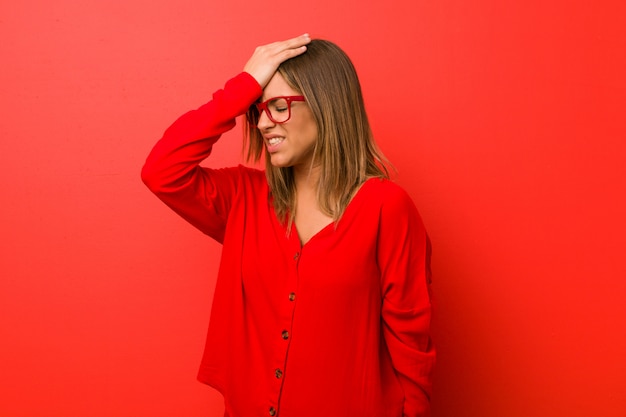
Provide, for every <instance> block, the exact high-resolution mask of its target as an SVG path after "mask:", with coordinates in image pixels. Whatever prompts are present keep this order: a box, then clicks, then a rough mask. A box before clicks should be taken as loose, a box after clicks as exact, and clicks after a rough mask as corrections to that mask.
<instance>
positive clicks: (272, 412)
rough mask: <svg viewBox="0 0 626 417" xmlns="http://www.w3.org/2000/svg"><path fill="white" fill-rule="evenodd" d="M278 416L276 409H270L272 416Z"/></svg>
mask: <svg viewBox="0 0 626 417" xmlns="http://www.w3.org/2000/svg"><path fill="white" fill-rule="evenodd" d="M275 415H276V409H275V408H274V407H270V416H275Z"/></svg>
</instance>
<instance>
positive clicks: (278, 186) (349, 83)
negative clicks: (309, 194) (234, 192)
mask: <svg viewBox="0 0 626 417" xmlns="http://www.w3.org/2000/svg"><path fill="white" fill-rule="evenodd" d="M278 72H279V73H280V74H281V75H282V76H283V78H284V79H285V81H286V82H287V84H289V86H290V87H291V88H293V89H294V90H295V91H297V92H298V93H299V94H302V95H303V96H304V97H305V99H306V103H307V105H308V106H309V107H310V109H311V112H312V113H313V117H314V120H315V123H316V124H317V129H318V135H319V136H318V139H317V142H316V144H315V149H314V154H313V161H314V163H316V164H319V165H320V176H319V180H318V183H317V201H318V204H319V207H320V210H322V212H324V213H325V214H326V215H328V216H330V217H332V218H333V220H335V221H337V220H339V218H340V217H341V216H342V215H343V213H344V211H345V209H346V207H347V206H348V203H349V202H350V200H351V199H352V197H353V196H354V194H355V193H356V191H357V190H358V188H359V187H360V186H361V184H363V182H365V181H366V180H367V179H369V178H373V177H379V178H389V169H390V167H391V165H390V164H389V162H388V161H387V159H386V158H385V157H384V156H383V154H382V153H381V152H380V150H379V149H378V147H377V146H376V143H375V142H374V139H373V136H372V131H371V128H370V124H369V121H368V119H367V114H366V112H365V104H364V102H363V95H362V92H361V86H360V83H359V79H358V77H357V74H356V70H355V69H354V66H353V65H352V62H351V61H350V58H348V56H347V55H346V54H345V52H343V51H342V50H341V49H340V48H339V47H338V46H337V45H335V44H334V43H332V42H329V41H325V40H320V39H314V40H312V41H311V43H310V44H309V45H307V51H306V52H305V53H304V54H302V55H299V56H297V57H295V58H292V59H290V60H287V61H285V62H283V63H282V64H281V65H280V67H279V68H278ZM244 136H245V139H246V141H245V142H244V143H245V144H244V147H245V146H246V144H247V152H246V159H247V160H248V161H255V162H258V161H259V160H260V159H261V156H262V155H263V154H264V153H265V167H266V176H267V181H268V184H269V188H270V192H271V195H272V198H273V204H274V210H275V211H276V214H277V216H278V218H279V219H281V220H282V221H285V220H286V221H287V223H288V224H289V225H291V223H292V222H293V218H294V215H295V201H296V198H295V194H296V189H295V184H294V178H293V169H292V168H291V167H282V168H279V167H275V166H273V165H272V164H271V163H270V158H269V157H268V156H267V155H266V152H267V151H265V152H264V149H265V146H264V143H263V137H262V136H261V133H260V132H259V130H258V129H257V128H256V127H255V126H252V125H251V124H249V123H245V125H244ZM287 216H288V217H287Z"/></svg>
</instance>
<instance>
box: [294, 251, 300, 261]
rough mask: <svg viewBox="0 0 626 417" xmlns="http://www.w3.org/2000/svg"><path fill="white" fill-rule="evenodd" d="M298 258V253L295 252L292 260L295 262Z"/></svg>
mask: <svg viewBox="0 0 626 417" xmlns="http://www.w3.org/2000/svg"><path fill="white" fill-rule="evenodd" d="M299 257H300V252H296V254H295V255H293V260H294V261H295V260H297V259H298V258H299Z"/></svg>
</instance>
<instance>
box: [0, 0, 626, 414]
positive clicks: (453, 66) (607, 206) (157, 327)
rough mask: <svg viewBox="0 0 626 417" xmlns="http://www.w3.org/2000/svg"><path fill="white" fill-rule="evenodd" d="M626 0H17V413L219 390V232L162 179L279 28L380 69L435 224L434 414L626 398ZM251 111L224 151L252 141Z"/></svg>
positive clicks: (6, 30)
mask: <svg viewBox="0 0 626 417" xmlns="http://www.w3.org/2000/svg"><path fill="white" fill-rule="evenodd" d="M625 16H626V9H625V6H624V2H618V1H617V0H615V1H610V0H609V1H600V2H580V1H564V0H563V1H547V2H546V1H544V2H539V1H530V2H523V1H499V0H476V1H472V2H468V1H459V0H456V1H455V0H439V1H437V2H422V1H413V0H404V1H395V2H394V1H383V2H381V1H366V2H340V1H336V0H318V1H315V2H298V1H295V2H288V3H284V2H283V3H280V2H279V3H267V2H259V1H247V2H244V1H242V0H235V1H225V2H222V1H217V0H214V1H210V2H209V1H198V0H195V1H193V0H183V1H164V0H160V1H159V0H151V1H141V0H125V1H121V0H120V1H117V2H116V1H100V2H80V1H72V0H57V1H54V2H48V1H44V0H25V1H20V2H17V1H15V2H3V3H2V4H1V5H0V39H1V41H0V57H2V58H1V59H2V65H0V91H1V93H0V100H1V101H0V105H1V111H2V113H1V116H0V170H1V172H0V195H1V198H2V204H1V205H0V234H1V236H2V239H1V242H0V245H1V247H0V276H1V279H0V337H1V343H0V375H2V376H1V377H0V415H2V416H38V417H45V416H65V417H68V416H77V417H78V416H81V417H82V416H91V417H98V416H150V417H158V416H182V415H185V416H207V415H215V416H217V415H220V414H219V413H220V410H221V399H220V397H219V395H217V394H215V393H214V392H212V391H211V390H210V389H209V388H206V387H204V386H203V385H201V384H199V383H197V382H196V381H195V374H196V369H197V365H198V363H199V359H200V355H201V351H202V347H203V343H204V335H205V330H206V325H207V321H208V315H209V303H210V299H211V295H212V288H213V284H214V279H215V272H216V269H217V260H218V253H219V246H218V245H217V244H215V243H213V242H211V241H209V240H208V239H207V238H205V237H204V236H202V235H201V234H200V233H199V232H197V231H195V230H194V229H192V228H191V227H190V226H188V225H186V224H185V223H184V222H183V221H182V220H180V219H179V218H177V217H176V216H175V215H174V214H173V213H171V212H170V211H169V210H168V209H167V208H166V207H165V206H164V205H163V204H161V203H160V202H158V201H157V200H156V198H154V197H153V196H152V195H151V194H150V193H149V192H148V191H147V190H146V189H145V188H144V187H143V185H142V184H141V183H140V180H139V169H140V167H141V165H142V163H143V160H144V158H145V156H146V154H147V152H148V151H149V149H150V147H151V146H152V144H153V143H154V142H155V141H156V140H157V139H158V138H159V137H160V135H161V133H162V132H163V130H164V129H165V128H166V127H167V126H168V125H169V123H170V122H171V121H173V119H174V118H175V117H176V116H178V115H179V114H181V113H182V112H184V111H186V110H188V109H190V108H193V107H196V106H198V105H200V104H202V103H203V102H204V101H206V100H207V99H208V98H209V97H210V94H211V93H212V92H213V90H215V89H216V88H219V87H221V86H222V85H223V83H224V81H225V80H226V79H227V78H229V77H230V76H233V75H235V74H236V73H237V72H238V71H240V69H241V68H242V67H243V64H244V63H245V61H246V59H247V57H248V56H249V54H250V53H251V52H252V50H253V49H254V47H255V46H256V45H257V44H260V43H265V42H268V41H272V40H275V39H280V38H285V37H289V36H292V35H296V34H300V33H302V32H304V31H308V32H310V33H311V34H312V35H313V36H314V37H323V38H328V39H331V40H334V41H335V42H337V43H338V44H340V45H341V46H343V47H344V49H346V50H347V52H348V53H349V54H350V55H351V56H352V57H353V59H354V61H355V63H356V65H357V68H358V69H359V71H360V75H361V78H362V83H363V86H364V89H365V95H366V100H367V103H368V107H369V111H370V116H371V118H372V121H373V124H374V128H375V133H376V136H377V138H378V141H379V142H380V144H381V147H382V148H383V150H384V151H385V152H386V153H387V155H388V157H390V159H391V160H392V161H393V162H394V163H395V164H396V166H397V168H398V170H399V175H398V181H399V182H400V183H401V184H402V185H403V186H405V187H406V189H407V190H408V191H409V192H410V193H411V195H412V196H413V197H414V199H415V201H416V203H417V205H418V207H419V208H420V210H421V212H422V215H423V217H424V220H425V222H426V224H427V227H428V229H429V231H430V234H431V237H432V241H433V244H434V259H433V263H434V264H433V269H434V273H435V282H434V292H435V296H436V308H437V309H436V316H435V322H434V336H435V341H436V343H437V346H438V349H439V364H438V368H437V375H436V385H435V390H436V391H435V397H434V399H433V415H434V417H502V416H507V417H517V416H519V417H528V416H550V417H551V416H568V417H572V416H581V417H583V416H584V417H589V416H603V417H623V416H624V415H626V394H625V391H626V331H625V327H626V326H625V323H626V302H624V299H625V298H626V280H625V278H626V267H625V262H624V254H625V249H626V238H625V236H626V220H625V215H626V203H625V198H624V194H625V193H624V189H626V187H625V186H626V170H625V168H624V167H625V166H626V149H625V144H624V142H625V139H626V124H625V121H624V120H625V118H624V113H625V107H626V106H625V103H626V100H625V99H626V81H625V79H626V77H625V76H624V75H625V74H626V58H625V56H626V55H625V53H624V51H625V47H626V34H625V31H624V27H625V26H626V19H625ZM239 152H240V140H239V129H237V130H236V132H232V133H231V134H228V135H227V136H226V137H224V138H223V140H222V141H221V142H220V144H219V145H218V147H217V150H216V155H215V158H214V161H213V163H214V164H216V165H232V164H234V163H237V161H238V160H239Z"/></svg>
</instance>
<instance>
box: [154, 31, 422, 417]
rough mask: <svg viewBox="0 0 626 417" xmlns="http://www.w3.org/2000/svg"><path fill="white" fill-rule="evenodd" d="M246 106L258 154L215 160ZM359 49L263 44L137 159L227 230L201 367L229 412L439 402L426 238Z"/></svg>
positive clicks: (182, 204) (358, 411)
mask: <svg viewBox="0 0 626 417" xmlns="http://www.w3.org/2000/svg"><path fill="white" fill-rule="evenodd" d="M243 114H246V116H245V119H246V120H247V122H248V123H246V127H245V128H244V130H245V131H246V134H245V136H246V139H247V144H248V157H249V158H251V159H254V160H259V159H260V158H262V157H264V158H265V162H266V170H265V172H264V171H261V170H256V169H252V168H247V167H243V166H238V167H233V168H225V169H208V168H203V167H201V166H200V165H199V164H200V163H201V162H202V161H203V160H204V159H205V158H207V157H208V156H209V155H210V153H211V149H212V146H213V144H214V143H215V142H216V141H217V140H218V139H219V137H220V135H221V134H223V133H224V132H226V131H228V130H230V129H232V128H233V127H234V126H235V119H236V117H238V116H240V115H243ZM387 177H388V176H387V170H386V168H385V161H384V159H383V158H382V156H381V154H380V153H379V152H378V150H377V148H376V146H375V144H374V142H373V139H372V136H371V132H370V128H369V124H368V121H367V116H366V114H365V110H364V105H363V99H362V96H361V89H360V86H359V82H358V78H357V75H356V72H355V70H354V68H353V66H352V64H351V62H350V60H349V58H348V57H347V56H346V55H345V54H344V53H343V52H342V51H341V50H340V49H339V48H338V47H337V46H335V45H334V44H332V43H330V42H327V41H322V40H311V39H310V38H309V36H308V35H302V36H299V37H297V38H293V39H289V40H285V41H281V42H275V43H273V44H270V45H266V46H262V47H259V48H257V49H256V50H255V52H254V54H253V55H252V57H251V58H250V60H249V61H248V63H247V64H246V65H245V67H244V71H243V72H242V73H241V74H239V75H237V76H236V77H234V78H233V79H231V80H230V81H228V82H227V83H226V85H225V87H224V89H222V90H219V91H217V92H216V93H215V94H214V95H213V99H212V100H211V101H210V102H209V103H207V104H205V105H204V106H202V107H200V108H199V109H197V110H195V111H192V112H189V113H187V114H185V115H183V116H182V117H180V118H179V119H178V120H177V121H176V122H175V123H174V124H173V125H172V126H171V127H170V128H169V129H167V131H166V132H165V134H164V136H163V138H162V139H161V140H160V141H159V142H158V143H157V144H156V145H155V147H154V149H153V150H152V152H151V153H150V155H149V157H148V159H147V161H146V164H145V166H144V168H143V171H142V178H143V181H144V182H145V183H146V185H147V186H148V187H149V188H150V189H151V190H152V191H153V192H154V193H155V194H156V195H157V196H158V197H159V198H160V199H161V200H163V201H164V202H165V203H166V204H167V205H168V206H170V207H171V208H172V209H173V210H174V211H176V212H177V213H178V214H180V215H181V216H182V217H184V218H185V219H186V220H188V221H189V222H190V223H192V224H193V225H194V226H196V227H197V228H198V229H200V230H201V231H203V232H204V233H206V234H207V235H209V236H210V237H212V238H214V239H216V240H217V241H218V242H220V243H222V244H223V249H222V260H221V263H220V269H219V274H218V279H217V284H216V289H215V295H214V300H213V307H212V312H211V321H210V324H209V331H208V336H207V343H206V348H205V354H204V357H203V359H202V364H201V368H200V372H199V379H200V380H201V381H202V382H204V383H207V384H209V385H211V386H213V387H214V388H216V389H217V390H219V391H220V392H221V393H222V394H223V396H224V400H225V408H226V416H230V417H251V416H281V417H308V416H319V415H325V416H337V417H339V416H341V417H347V416H359V417H370V416H371V417H384V416H388V417H402V416H425V415H428V414H429V396H430V390H431V371H432V366H433V362H434V350H433V348H432V346H431V343H430V337H429V323H430V301H429V290H428V285H429V280H430V271H429V257H430V244H429V241H428V237H427V235H426V232H425V230H424V227H423V225H422V221H421V219H420V217H419V214H418V212H417V210H416V208H415V206H414V204H413V203H412V201H411V199H410V198H409V197H408V195H407V194H406V193H405V192H404V191H403V190H402V189H401V188H399V187H398V186H397V185H395V184H394V183H392V182H391V181H389V180H388V178H387Z"/></svg>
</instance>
